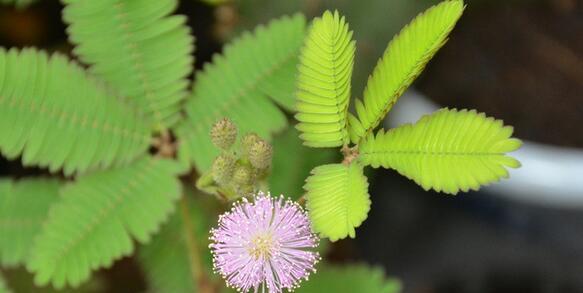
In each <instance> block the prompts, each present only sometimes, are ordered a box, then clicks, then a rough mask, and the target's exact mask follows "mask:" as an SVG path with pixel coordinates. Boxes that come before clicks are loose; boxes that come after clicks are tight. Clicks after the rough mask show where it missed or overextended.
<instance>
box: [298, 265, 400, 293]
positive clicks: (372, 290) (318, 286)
mask: <svg viewBox="0 0 583 293" xmlns="http://www.w3.org/2000/svg"><path fill="white" fill-rule="evenodd" d="M295 292H297V293H320V292H334V293H353V292H358V293H399V292H401V283H400V282H399V281H397V280H395V279H385V276H384V272H383V270H382V269H381V268H377V267H368V266H366V265H364V264H361V265H345V266H333V265H323V266H322V267H320V268H318V272H317V273H316V274H314V275H313V276H310V280H309V281H305V282H303V283H302V284H301V286H300V288H298V289H297V290H296V291H295Z"/></svg>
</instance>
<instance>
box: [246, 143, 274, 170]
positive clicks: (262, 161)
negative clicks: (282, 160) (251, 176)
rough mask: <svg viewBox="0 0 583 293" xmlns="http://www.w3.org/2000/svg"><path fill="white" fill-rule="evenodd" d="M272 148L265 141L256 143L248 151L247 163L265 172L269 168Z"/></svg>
mask: <svg viewBox="0 0 583 293" xmlns="http://www.w3.org/2000/svg"><path fill="white" fill-rule="evenodd" d="M272 156H273V148H272V147H271V145H270V144H269V143H268V142H266V141H265V140H258V141H256V142H255V143H254V144H253V145H252V146H251V148H250V149H249V162H250V163H251V165H253V167H255V168H257V169H260V170H265V169H268V168H269V167H270V166H271V158H272Z"/></svg>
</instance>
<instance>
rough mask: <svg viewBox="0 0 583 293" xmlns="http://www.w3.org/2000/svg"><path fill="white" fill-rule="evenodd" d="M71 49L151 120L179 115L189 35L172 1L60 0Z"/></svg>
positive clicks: (160, 123)
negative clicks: (62, 4) (63, 3)
mask: <svg viewBox="0 0 583 293" xmlns="http://www.w3.org/2000/svg"><path fill="white" fill-rule="evenodd" d="M63 2H65V4H66V7H65V9H64V10H63V19H64V20H65V22H67V23H68V24H69V27H68V30H67V31H68V33H69V39H70V41H71V42H72V43H74V44H75V45H77V46H76V48H75V50H74V52H75V54H76V55H78V56H79V57H80V59H81V60H82V61H83V62H85V63H87V64H89V65H91V68H90V71H91V72H92V73H94V74H95V75H97V76H99V77H101V78H103V79H104V80H105V81H107V82H108V83H109V84H110V85H111V86H113V87H114V88H115V90H116V91H117V92H118V93H119V94H120V95H121V96H124V97H129V98H130V99H131V100H132V101H133V102H134V103H135V105H137V106H138V108H139V109H140V110H141V111H142V112H144V113H146V115H147V116H148V117H151V118H152V119H153V122H154V123H156V125H155V128H158V129H159V128H168V127H170V126H172V125H173V124H175V123H176V122H177V121H178V119H179V118H180V112H179V111H180V109H181V101H182V100H183V99H184V98H185V97H186V96H187V89H188V86H189V82H188V79H187V77H188V76H189V75H190V74H191V73H192V68H193V57H192V55H191V53H192V51H193V50H194V39H193V37H192V36H191V35H190V29H189V28H188V26H187V25H186V17H185V16H180V15H173V16H169V14H170V13H172V11H173V10H174V9H175V8H176V6H177V5H178V1H177V0H156V1H151V0H131V1H130V0H100V1H84V0H64V1H63Z"/></svg>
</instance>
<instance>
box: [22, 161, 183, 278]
mask: <svg viewBox="0 0 583 293" xmlns="http://www.w3.org/2000/svg"><path fill="white" fill-rule="evenodd" d="M179 171H180V166H179V165H178V164H177V163H176V162H173V161H169V160H163V159H155V158H151V157H145V158H143V159H141V160H139V161H137V162H135V163H134V164H132V165H129V166H126V167H123V168H118V169H112V170H108V171H101V172H95V173H93V174H89V175H86V176H81V177H79V178H78V180H77V181H76V182H74V183H72V184H70V185H68V186H65V187H64V188H63V189H62V190H61V196H62V198H61V200H60V201H59V202H58V203H56V204H55V205H53V207H52V208H51V209H50V211H49V217H48V220H47V222H46V224H45V225H44V226H43V229H42V231H41V233H40V235H39V237H37V238H36V240H35V242H34V244H33V249H32V252H31V258H30V261H29V263H28V265H27V267H28V269H29V270H30V271H32V272H34V273H35V283H36V284H37V285H45V284H48V283H52V284H53V286H54V287H55V288H62V287H64V286H65V285H66V284H68V285H71V286H73V287H76V286H78V285H79V284H80V283H82V282H83V281H85V280H87V279H88V278H89V275H90V273H91V271H93V270H95V269H98V268H102V267H108V266H110V265H111V264H112V262H113V261H114V260H116V259H119V258H121V257H122V256H127V255H130V254H131V253H132V251H133V249H134V243H133V241H132V240H133V239H135V240H137V241H138V242H139V243H147V242H148V241H149V240H150V237H151V235H152V233H154V232H156V231H157V229H158V228H159V226H160V223H162V222H163V221H164V220H165V219H166V218H167V216H168V215H169V214H170V213H171V212H172V211H173V210H174V202H175V201H176V200H177V199H178V198H179V197H180V192H181V186H180V183H179V181H178V180H177V178H175V176H176V174H177V173H178V172H179Z"/></svg>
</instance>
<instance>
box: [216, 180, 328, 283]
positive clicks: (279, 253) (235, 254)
mask: <svg viewBox="0 0 583 293" xmlns="http://www.w3.org/2000/svg"><path fill="white" fill-rule="evenodd" d="M210 240H212V243H211V244H210V246H209V247H210V248H211V251H212V253H213V263H214V270H215V272H219V273H220V274H221V275H222V276H223V278H224V279H225V281H226V282H227V286H229V287H234V288H236V289H237V290H238V291H240V292H248V291H249V290H251V289H254V291H256V292H257V291H258V290H259V289H260V288H261V289H262V290H265V287H267V289H268V291H269V292H282V290H283V289H284V288H286V289H288V290H293V289H294V288H297V287H298V284H299V282H300V281H301V280H302V279H308V276H309V275H310V273H312V272H315V271H316V270H315V268H314V266H315V265H316V263H317V262H318V261H319V260H320V256H319V254H318V253H317V252H315V251H313V249H314V248H315V247H317V246H318V243H319V239H318V237H317V236H316V235H315V234H314V233H312V230H311V227H310V221H309V219H308V216H307V214H306V212H305V211H304V210H303V209H302V207H300V205H299V204H297V203H295V202H293V201H291V200H284V198H283V196H280V197H279V198H273V197H271V196H270V195H269V194H264V193H262V192H259V193H258V194H257V195H256V196H255V197H254V200H253V202H249V201H248V200H247V199H245V198H243V200H242V201H240V202H237V203H235V204H234V205H233V208H232V209H231V211H229V212H227V213H225V214H223V215H221V216H220V217H219V226H218V227H217V228H216V229H212V230H211V237H210Z"/></svg>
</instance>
